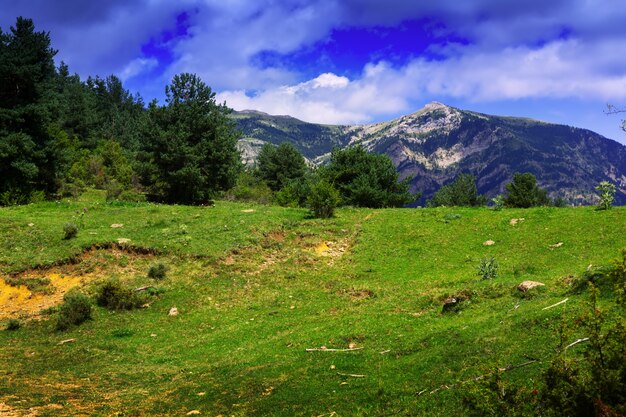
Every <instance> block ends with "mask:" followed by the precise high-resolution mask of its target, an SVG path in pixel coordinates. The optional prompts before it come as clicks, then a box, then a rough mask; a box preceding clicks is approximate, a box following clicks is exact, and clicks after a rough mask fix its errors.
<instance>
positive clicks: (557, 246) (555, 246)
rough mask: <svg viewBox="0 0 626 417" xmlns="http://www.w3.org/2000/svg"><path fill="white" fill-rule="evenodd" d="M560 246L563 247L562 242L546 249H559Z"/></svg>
mask: <svg viewBox="0 0 626 417" xmlns="http://www.w3.org/2000/svg"><path fill="white" fill-rule="evenodd" d="M561 246H563V242H559V243H555V244H554V245H550V246H548V247H549V248H550V249H556V248H560V247H561Z"/></svg>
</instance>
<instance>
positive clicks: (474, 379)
mask: <svg viewBox="0 0 626 417" xmlns="http://www.w3.org/2000/svg"><path fill="white" fill-rule="evenodd" d="M536 362H540V361H539V359H533V360H530V361H528V362H524V363H520V364H519V365H509V366H507V367H506V368H499V369H498V370H499V371H501V372H508V371H512V370H513V369H517V368H522V367H524V366H528V365H532V364H533V363H536ZM488 375H491V374H485V375H480V376H477V377H476V378H472V379H467V380H465V381H461V382H457V383H456V384H452V385H442V386H440V387H439V388H435V389H434V390H432V391H430V392H429V394H434V393H436V392H437V391H442V390H448V389H451V388H457V387H460V386H461V385H464V384H466V383H468V382H474V381H480V380H481V379H483V378H484V377H486V376H488ZM425 392H426V390H421V391H420V392H418V393H417V394H416V395H418V396H419V395H422V394H423V393H425Z"/></svg>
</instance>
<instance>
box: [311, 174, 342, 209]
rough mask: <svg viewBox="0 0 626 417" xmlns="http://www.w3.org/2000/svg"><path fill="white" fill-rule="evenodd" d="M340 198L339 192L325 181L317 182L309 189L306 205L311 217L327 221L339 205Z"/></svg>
mask: <svg viewBox="0 0 626 417" xmlns="http://www.w3.org/2000/svg"><path fill="white" fill-rule="evenodd" d="M340 201H341V198H340V197H339V191H337V190H336V189H335V187H333V186H332V184H330V183H329V182H327V181H324V180H322V181H319V182H318V183H316V184H314V185H313V186H312V187H311V193H310V194H309V198H308V199H307V203H308V205H309V208H310V209H311V212H312V214H313V217H316V218H319V219H327V218H330V217H333V216H334V214H335V208H337V206H338V205H339V202H340Z"/></svg>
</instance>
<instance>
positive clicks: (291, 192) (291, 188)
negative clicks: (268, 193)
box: [274, 174, 319, 207]
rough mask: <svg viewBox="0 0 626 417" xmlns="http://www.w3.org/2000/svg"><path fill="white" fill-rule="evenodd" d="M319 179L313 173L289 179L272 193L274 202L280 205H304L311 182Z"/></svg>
mask: <svg viewBox="0 0 626 417" xmlns="http://www.w3.org/2000/svg"><path fill="white" fill-rule="evenodd" d="M317 181H319V179H317V178H316V177H315V176H314V175H313V174H310V175H308V176H307V177H303V178H299V179H296V180H292V181H289V182H288V183H287V185H285V186H284V187H283V188H282V189H281V190H280V191H278V192H277V193H276V194H275V195H274V201H275V202H276V204H278V205H279V206H282V207H306V200H307V197H308V196H309V194H310V192H311V184H312V183H315V182H317Z"/></svg>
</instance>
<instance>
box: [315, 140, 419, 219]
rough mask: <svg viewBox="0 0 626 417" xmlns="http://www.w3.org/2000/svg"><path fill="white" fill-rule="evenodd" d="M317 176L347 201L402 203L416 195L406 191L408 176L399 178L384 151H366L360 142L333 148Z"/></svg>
mask: <svg viewBox="0 0 626 417" xmlns="http://www.w3.org/2000/svg"><path fill="white" fill-rule="evenodd" d="M320 176H321V177H322V179H325V180H327V181H328V182H329V183H331V184H332V185H333V186H334V187H335V188H336V189H337V190H338V191H339V193H340V194H341V201H342V203H343V204H346V205H352V206H357V207H372V208H382V207H402V206H405V205H407V204H409V203H411V202H413V201H415V200H416V199H417V198H419V195H414V194H411V193H410V192H409V179H408V178H407V179H405V180H403V181H399V174H398V172H397V171H396V167H395V166H394V165H393V162H392V161H391V159H390V158H389V157H388V156H387V155H382V154H376V153H369V152H367V151H366V150H365V148H363V147H362V146H351V147H348V148H344V149H339V148H335V149H333V151H332V152H331V157H330V162H329V163H328V165H326V166H324V167H322V168H321V169H320Z"/></svg>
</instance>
